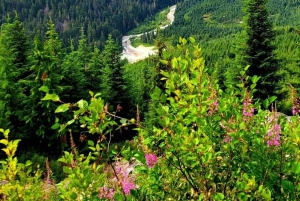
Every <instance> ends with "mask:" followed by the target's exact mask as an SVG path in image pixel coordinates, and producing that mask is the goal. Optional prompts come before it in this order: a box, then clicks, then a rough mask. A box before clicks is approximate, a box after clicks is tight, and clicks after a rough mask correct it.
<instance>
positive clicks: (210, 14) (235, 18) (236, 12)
mask: <svg viewBox="0 0 300 201" xmlns="http://www.w3.org/2000/svg"><path fill="white" fill-rule="evenodd" d="M299 6H300V0H290V1H286V0H270V1H269V3H268V8H269V13H270V17H271V18H272V21H273V22H274V24H275V25H276V26H286V25H289V26H299V25H300V21H299V19H300V11H299V9H298V8H299ZM242 7H243V0H214V1H211V0H201V1H199V0H184V1H183V2H182V3H178V6H177V11H176V13H175V21H174V24H173V26H172V28H170V29H168V30H167V31H166V34H168V35H175V38H178V36H184V37H188V36H191V35H192V36H195V37H196V38H197V39H208V38H220V37H223V36H226V35H230V34H232V33H237V32H238V31H240V30H241V29H242V26H241V23H242V20H243V11H242Z"/></svg>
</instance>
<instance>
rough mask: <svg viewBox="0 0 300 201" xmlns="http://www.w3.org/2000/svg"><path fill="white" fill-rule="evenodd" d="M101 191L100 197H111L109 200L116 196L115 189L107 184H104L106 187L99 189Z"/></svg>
mask: <svg viewBox="0 0 300 201" xmlns="http://www.w3.org/2000/svg"><path fill="white" fill-rule="evenodd" d="M99 191H100V193H99V195H98V197H99V198H100V199H109V200H111V199H113V198H114V195H115V191H114V189H112V188H110V189H108V188H107V187H106V186H104V187H101V188H100V189H99Z"/></svg>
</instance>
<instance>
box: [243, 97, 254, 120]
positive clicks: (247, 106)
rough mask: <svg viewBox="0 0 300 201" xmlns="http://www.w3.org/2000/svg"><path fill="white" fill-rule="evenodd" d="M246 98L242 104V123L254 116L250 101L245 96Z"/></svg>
mask: <svg viewBox="0 0 300 201" xmlns="http://www.w3.org/2000/svg"><path fill="white" fill-rule="evenodd" d="M247 96H248V97H246V98H245V99H244V103H243V115H244V117H243V120H244V121H249V120H250V119H251V117H252V116H253V115H254V108H253V106H252V104H251V99H250V98H249V96H250V95H247Z"/></svg>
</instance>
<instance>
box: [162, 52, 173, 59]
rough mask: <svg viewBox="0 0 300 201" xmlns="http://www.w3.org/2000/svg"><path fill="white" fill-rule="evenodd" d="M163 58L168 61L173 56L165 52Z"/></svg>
mask: <svg viewBox="0 0 300 201" xmlns="http://www.w3.org/2000/svg"><path fill="white" fill-rule="evenodd" d="M162 56H163V58H164V59H168V58H170V56H171V54H170V53H169V52H167V51H163V52H162Z"/></svg>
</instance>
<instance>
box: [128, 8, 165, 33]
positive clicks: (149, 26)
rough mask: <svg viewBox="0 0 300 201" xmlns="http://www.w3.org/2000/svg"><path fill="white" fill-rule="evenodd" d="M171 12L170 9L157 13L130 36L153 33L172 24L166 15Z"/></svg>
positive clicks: (133, 30)
mask: <svg viewBox="0 0 300 201" xmlns="http://www.w3.org/2000/svg"><path fill="white" fill-rule="evenodd" d="M169 12H170V8H167V9H165V10H162V11H159V12H157V13H156V14H155V15H154V16H151V17H149V18H146V19H145V20H144V22H142V23H140V24H139V25H138V27H136V28H135V29H132V30H130V31H129V32H128V34H140V33H145V32H148V31H152V30H154V29H156V28H157V27H160V26H164V25H167V24H170V22H169V21H168V20H167V18H166V15H167V14H168V13H169Z"/></svg>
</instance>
